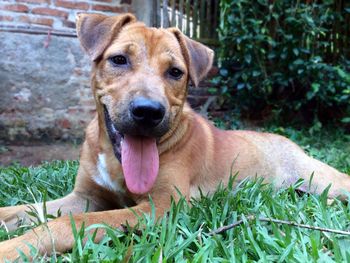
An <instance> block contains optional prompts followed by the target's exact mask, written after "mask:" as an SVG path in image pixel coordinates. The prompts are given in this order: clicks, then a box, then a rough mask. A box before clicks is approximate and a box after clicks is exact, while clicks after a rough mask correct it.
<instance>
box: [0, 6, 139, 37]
mask: <svg viewBox="0 0 350 263" xmlns="http://www.w3.org/2000/svg"><path fill="white" fill-rule="evenodd" d="M131 2H132V1H131V0H96V1H73V0H3V1H0V28H23V29H28V28H29V29H30V28H31V29H33V28H37V29H52V30H55V31H65V32H72V33H74V32H75V16H76V14H77V13H78V12H94V13H100V12H103V13H106V14H116V13H124V12H132V10H131Z"/></svg>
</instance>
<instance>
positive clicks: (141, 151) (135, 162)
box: [122, 135, 159, 194]
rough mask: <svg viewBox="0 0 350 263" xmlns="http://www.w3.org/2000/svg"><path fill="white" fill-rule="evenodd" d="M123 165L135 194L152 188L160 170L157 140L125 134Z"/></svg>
mask: <svg viewBox="0 0 350 263" xmlns="http://www.w3.org/2000/svg"><path fill="white" fill-rule="evenodd" d="M122 167H123V172H124V177H125V182H126V186H127V187H128V189H129V191H130V192H132V193H134V194H144V193H147V192H149V191H150V190H151V188H152V186H153V184H154V182H155V180H156V178H157V175H158V170H159V156H158V149H157V144H156V140H155V139H152V138H146V137H134V136H130V135H125V137H124V140H123V143H122Z"/></svg>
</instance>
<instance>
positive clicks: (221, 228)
mask: <svg viewBox="0 0 350 263" xmlns="http://www.w3.org/2000/svg"><path fill="white" fill-rule="evenodd" d="M255 218H256V217H255V216H253V215H249V216H247V221H252V220H254V219H255ZM258 220H259V221H262V222H273V223H276V224H281V225H289V226H295V227H300V228H306V229H311V230H317V231H321V232H329V233H334V234H340V235H347V236H350V232H349V231H343V230H337V229H331V228H325V227H318V226H311V225H306V224H299V223H296V222H292V221H286V220H280V219H274V218H267V217H259V218H258ZM243 222H244V220H243V219H241V220H238V221H236V222H234V223H232V224H229V225H226V226H222V227H219V228H218V229H214V230H213V231H210V232H209V235H210V236H214V235H217V234H221V233H223V232H225V231H227V230H229V229H232V228H235V227H236V226H239V225H241V224H243Z"/></svg>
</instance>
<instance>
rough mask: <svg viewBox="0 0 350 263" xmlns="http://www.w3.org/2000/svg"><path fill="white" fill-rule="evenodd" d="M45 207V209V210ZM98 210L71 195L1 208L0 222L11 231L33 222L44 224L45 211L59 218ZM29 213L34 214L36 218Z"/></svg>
mask: <svg viewBox="0 0 350 263" xmlns="http://www.w3.org/2000/svg"><path fill="white" fill-rule="evenodd" d="M44 206H45V209H44ZM97 209H98V208H97V207H96V205H95V204H94V203H91V202H89V201H88V200H87V199H86V198H84V197H82V196H81V195H79V194H78V193H75V192H72V193H71V194H69V195H67V196H65V197H63V198H60V199H57V200H53V201H49V202H46V203H45V204H43V203H37V204H28V205H18V206H9V207H1V208H0V221H1V222H2V224H5V226H6V228H7V229H8V230H9V231H11V230H14V229H16V228H17V227H18V226H19V225H23V224H29V223H30V221H31V220H33V221H37V220H39V221H41V223H44V221H45V215H44V210H46V213H47V214H48V215H53V216H58V215H67V214H69V213H72V214H77V213H82V212H86V211H96V210H97ZM28 212H33V213H34V215H33V216H34V217H33V216H30V215H29V214H28Z"/></svg>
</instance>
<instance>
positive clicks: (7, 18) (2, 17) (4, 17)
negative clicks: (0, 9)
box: [0, 15, 13, 22]
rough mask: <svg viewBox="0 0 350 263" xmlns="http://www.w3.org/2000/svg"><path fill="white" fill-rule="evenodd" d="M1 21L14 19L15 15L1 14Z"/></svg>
mask: <svg viewBox="0 0 350 263" xmlns="http://www.w3.org/2000/svg"><path fill="white" fill-rule="evenodd" d="M0 21H9V22H11V21H13V17H12V16H1V15H0Z"/></svg>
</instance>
